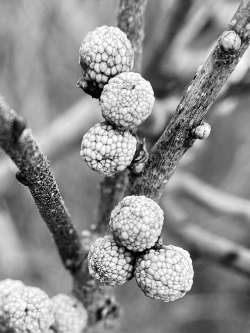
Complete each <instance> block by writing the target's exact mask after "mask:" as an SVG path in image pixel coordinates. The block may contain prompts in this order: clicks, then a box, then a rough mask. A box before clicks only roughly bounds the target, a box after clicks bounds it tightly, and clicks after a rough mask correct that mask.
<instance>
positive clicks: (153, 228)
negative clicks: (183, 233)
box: [109, 195, 164, 252]
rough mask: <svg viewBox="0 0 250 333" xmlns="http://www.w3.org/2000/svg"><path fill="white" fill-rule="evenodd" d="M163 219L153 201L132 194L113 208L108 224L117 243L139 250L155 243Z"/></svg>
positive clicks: (158, 207)
mask: <svg viewBox="0 0 250 333" xmlns="http://www.w3.org/2000/svg"><path fill="white" fill-rule="evenodd" d="M163 220H164V216H163V211H162V209H161V208H160V206H159V205H158V204H157V203H156V202H155V201H153V200H152V199H150V198H147V197H145V196H143V195H142V196H136V195H132V196H127V197H125V198H124V199H123V200H122V201H121V202H120V203H119V204H118V205H117V206H116V207H115V208H114V209H113V211H112V213H111V217H110V222H109V226H110V230H111V231H112V233H113V236H114V239H115V241H116V242H117V243H118V244H120V245H123V246H125V247H126V248H127V249H128V250H131V251H135V252H140V251H144V250H146V249H150V248H151V247H152V246H154V245H155V243H156V241H157V240H158V238H159V236H160V234H161V229H162V225H163Z"/></svg>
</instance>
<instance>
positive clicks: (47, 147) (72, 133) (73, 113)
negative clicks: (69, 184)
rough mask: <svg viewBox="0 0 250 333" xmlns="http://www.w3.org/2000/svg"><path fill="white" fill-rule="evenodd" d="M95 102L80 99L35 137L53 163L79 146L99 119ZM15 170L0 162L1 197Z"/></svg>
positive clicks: (7, 161) (5, 161) (7, 187)
mask: <svg viewBox="0 0 250 333" xmlns="http://www.w3.org/2000/svg"><path fill="white" fill-rule="evenodd" d="M99 116H100V115H99V111H98V108H97V107H96V103H95V100H94V99H92V100H90V99H87V98H86V99H85V98H84V99H81V100H80V101H78V102H77V103H75V104H74V105H73V106H72V107H70V108H69V109H68V110H67V111H65V112H64V113H63V114H62V115H61V116H59V117H58V118H56V119H55V120H54V121H53V122H52V123H51V124H48V126H46V128H44V129H43V130H42V131H41V132H40V133H38V135H35V137H36V138H37V142H38V143H39V145H40V146H41V150H42V151H44V152H45V154H46V155H47V156H48V157H49V159H50V160H51V161H52V162H54V161H57V160H58V159H60V158H61V157H62V156H64V155H65V154H66V153H67V152H70V151H71V149H72V148H73V147H75V146H76V145H79V144H80V142H81V138H82V135H83V134H84V133H85V132H86V131H87V130H88V129H89V127H90V126H92V124H94V123H95V122H96V121H97V120H98V119H99ZM15 172H16V168H15V166H14V164H13V163H12V161H10V160H9V159H7V158H6V159H3V160H1V162H0V184H1V187H0V196H3V195H4V194H5V193H6V192H7V191H8V189H9V188H10V186H11V185H12V180H13V173H15Z"/></svg>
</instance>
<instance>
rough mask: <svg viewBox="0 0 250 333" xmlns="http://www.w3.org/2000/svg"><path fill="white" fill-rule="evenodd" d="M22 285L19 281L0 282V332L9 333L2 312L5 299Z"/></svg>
mask: <svg viewBox="0 0 250 333" xmlns="http://www.w3.org/2000/svg"><path fill="white" fill-rule="evenodd" d="M23 287H24V284H23V283H22V282H21V281H19V280H11V279H6V280H3V281H1V282H0V332H10V331H11V330H10V329H9V324H8V321H7V319H6V317H7V316H6V314H5V312H4V305H5V304H6V298H7V297H8V295H9V294H10V293H12V292H15V289H17V288H23Z"/></svg>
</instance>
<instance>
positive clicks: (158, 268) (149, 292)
mask: <svg viewBox="0 0 250 333" xmlns="http://www.w3.org/2000/svg"><path fill="white" fill-rule="evenodd" d="M193 275H194V271H193V266H192V260H191V258H190V255H189V253H188V252H187V251H185V250H184V249H182V248H180V247H176V246H173V245H168V246H164V245H163V246H162V248H160V249H157V250H154V249H151V250H148V251H147V252H146V253H145V254H143V255H141V256H139V257H138V259H137V261H136V264H135V279H136V282H137V284H138V285H139V287H140V288H141V290H142V291H143V292H144V294H145V295H146V296H148V297H150V298H154V299H159V300H161V301H164V302H171V301H175V300H177V299H179V298H181V297H183V296H184V295H185V294H186V293H187V292H188V291H189V290H190V289H191V287H192V284H193Z"/></svg>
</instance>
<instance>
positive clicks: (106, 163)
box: [80, 122, 136, 176]
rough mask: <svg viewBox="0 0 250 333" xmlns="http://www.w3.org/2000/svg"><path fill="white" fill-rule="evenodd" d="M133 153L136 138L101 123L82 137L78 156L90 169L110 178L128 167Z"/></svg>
mask: <svg viewBox="0 0 250 333" xmlns="http://www.w3.org/2000/svg"><path fill="white" fill-rule="evenodd" d="M135 151H136V138H135V137H134V136H133V135H132V134H130V132H128V131H119V130H117V129H115V128H113V127H112V125H109V124H108V123H106V122H102V123H98V124H96V125H95V126H93V127H92V128H91V129H90V130H89V131H88V132H87V133H86V134H85V135H84V136H83V139H82V145H81V152H80V154H81V156H82V158H83V160H84V161H85V162H87V164H88V166H89V167H90V168H91V169H93V170H95V171H98V172H101V173H103V174H105V175H106V176H112V175H113V174H115V173H117V172H120V171H123V170H125V169H126V168H127V167H128V166H129V165H130V163H131V162H132V160H133V157H134V154H135Z"/></svg>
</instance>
